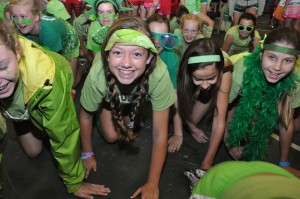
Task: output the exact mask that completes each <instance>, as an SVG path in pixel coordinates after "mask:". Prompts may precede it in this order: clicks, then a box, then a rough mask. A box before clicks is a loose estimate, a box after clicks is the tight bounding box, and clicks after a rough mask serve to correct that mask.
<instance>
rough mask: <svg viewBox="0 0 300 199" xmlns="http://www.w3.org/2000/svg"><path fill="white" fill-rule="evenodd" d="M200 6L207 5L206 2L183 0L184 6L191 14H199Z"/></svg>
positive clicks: (201, 0) (202, 0) (203, 0)
mask: <svg viewBox="0 0 300 199" xmlns="http://www.w3.org/2000/svg"><path fill="white" fill-rule="evenodd" d="M201 4H207V0H185V1H184V6H185V7H186V8H187V9H188V10H189V12H190V13H191V14H196V13H199V12H201Z"/></svg>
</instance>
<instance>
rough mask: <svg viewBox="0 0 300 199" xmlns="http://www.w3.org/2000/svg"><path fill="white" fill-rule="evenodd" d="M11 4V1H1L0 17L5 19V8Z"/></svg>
mask: <svg viewBox="0 0 300 199" xmlns="http://www.w3.org/2000/svg"><path fill="white" fill-rule="evenodd" d="M8 4H9V1H7V2H5V1H1V2H0V19H2V20H5V15H4V9H5V8H6V6H7V5H8Z"/></svg>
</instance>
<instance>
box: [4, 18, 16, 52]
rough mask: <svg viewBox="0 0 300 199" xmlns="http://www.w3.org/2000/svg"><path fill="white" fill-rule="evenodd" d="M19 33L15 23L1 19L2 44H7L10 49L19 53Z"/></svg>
mask: <svg viewBox="0 0 300 199" xmlns="http://www.w3.org/2000/svg"><path fill="white" fill-rule="evenodd" d="M17 43H18V35H17V33H16V30H15V28H14V27H13V25H12V24H11V23H9V22H7V21H3V20H1V19H0V45H5V46H6V47H7V48H8V49H10V50H12V51H13V52H14V53H15V54H16V53H17V50H19V49H17V46H19V45H16V44H17Z"/></svg>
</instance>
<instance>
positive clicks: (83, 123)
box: [80, 107, 93, 151]
mask: <svg viewBox="0 0 300 199" xmlns="http://www.w3.org/2000/svg"><path fill="white" fill-rule="evenodd" d="M92 121H93V116H92V115H91V114H90V113H88V112H86V111H85V110H84V109H83V108H82V107H81V108H80V129H81V132H80V138H81V147H82V151H92V150H93V145H92V123H93V122H92Z"/></svg>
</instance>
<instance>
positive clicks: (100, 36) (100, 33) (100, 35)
mask: <svg viewBox="0 0 300 199" xmlns="http://www.w3.org/2000/svg"><path fill="white" fill-rule="evenodd" d="M109 28H110V26H103V27H101V28H100V29H98V30H97V32H96V33H95V34H94V35H93V40H94V42H95V43H97V44H99V45H102V44H103V42H104V40H105V37H106V34H107V31H108V29H109Z"/></svg>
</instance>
